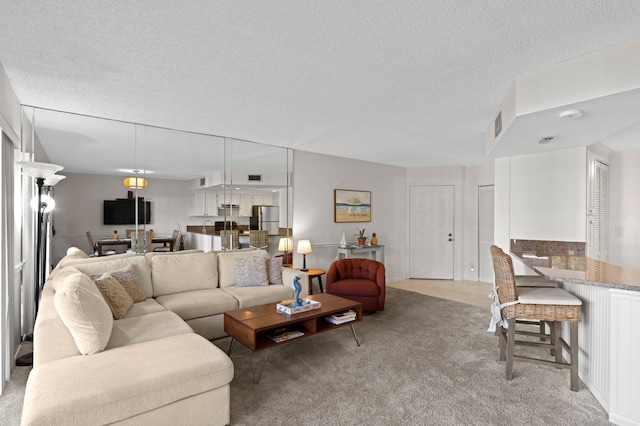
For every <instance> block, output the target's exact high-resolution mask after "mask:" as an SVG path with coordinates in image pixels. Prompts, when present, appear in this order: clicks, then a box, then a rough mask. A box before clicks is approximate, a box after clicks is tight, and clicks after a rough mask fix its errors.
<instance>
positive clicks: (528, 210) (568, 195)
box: [509, 147, 587, 242]
mask: <svg viewBox="0 0 640 426" xmlns="http://www.w3.org/2000/svg"><path fill="white" fill-rule="evenodd" d="M510 180H511V183H510V186H511V188H510V194H509V197H510V203H509V210H510V238H511V239H520V240H547V241H582V242H584V241H585V240H586V231H585V223H586V203H587V201H586V195H587V150H586V147H580V148H572V149H565V150H559V151H551V152H544V153H539V154H530V155H521V156H517V157H511V175H510Z"/></svg>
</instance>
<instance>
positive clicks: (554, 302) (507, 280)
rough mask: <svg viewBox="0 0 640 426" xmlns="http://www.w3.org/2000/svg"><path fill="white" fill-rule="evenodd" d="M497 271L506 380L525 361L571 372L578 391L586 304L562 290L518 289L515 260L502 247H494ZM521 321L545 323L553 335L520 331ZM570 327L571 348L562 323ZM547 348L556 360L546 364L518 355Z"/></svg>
mask: <svg viewBox="0 0 640 426" xmlns="http://www.w3.org/2000/svg"><path fill="white" fill-rule="evenodd" d="M491 256H492V258H493V268H494V273H495V279H496V286H497V292H498V299H499V303H500V310H501V313H502V317H503V318H504V319H506V321H507V326H506V327H505V326H504V321H503V322H502V324H501V325H500V329H499V333H498V334H499V336H500V360H501V361H505V360H506V378H507V380H511V379H512V378H513V360H514V358H515V359H521V360H523V361H527V362H533V363H536V364H543V365H549V364H551V365H554V366H556V367H560V368H568V369H569V370H570V378H571V390H572V391H577V390H578V322H579V321H580V318H581V313H582V301H581V300H580V299H578V298H577V297H575V296H573V295H571V294H570V293H568V292H567V291H565V290H563V289H560V288H522V287H516V279H515V275H514V273H513V261H512V260H511V256H509V255H508V254H506V253H504V252H503V251H502V249H500V247H498V246H495V245H492V246H491ZM519 320H524V321H525V322H526V321H531V320H537V321H544V322H545V323H547V324H548V325H549V326H550V330H551V333H550V335H547V334H544V333H533V332H528V331H522V330H516V324H517V322H518V321H519ZM562 321H568V322H569V323H570V338H569V340H570V344H569V343H567V342H566V341H565V340H564V339H563V338H562V333H561V329H560V327H561V322H562ZM516 334H518V335H524V336H530V337H544V341H526V340H517V339H516ZM516 344H517V345H523V346H538V347H540V346H543V347H548V348H549V349H551V350H552V351H553V352H552V353H553V354H555V360H545V359H541V358H533V357H528V356H523V355H515V353H514V348H515V345H516ZM563 348H564V349H565V350H566V351H567V353H568V355H569V362H565V361H564V360H563V359H562V349H563Z"/></svg>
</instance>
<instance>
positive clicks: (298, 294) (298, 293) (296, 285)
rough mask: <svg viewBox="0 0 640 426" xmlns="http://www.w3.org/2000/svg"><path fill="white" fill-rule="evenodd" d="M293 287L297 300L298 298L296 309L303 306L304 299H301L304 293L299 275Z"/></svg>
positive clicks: (294, 280)
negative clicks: (301, 294)
mask: <svg viewBox="0 0 640 426" xmlns="http://www.w3.org/2000/svg"><path fill="white" fill-rule="evenodd" d="M293 287H294V289H295V294H296V295H295V298H296V308H298V307H300V306H302V299H301V298H300V292H301V291H302V286H301V285H300V277H298V276H297V275H296V276H295V278H294V279H293Z"/></svg>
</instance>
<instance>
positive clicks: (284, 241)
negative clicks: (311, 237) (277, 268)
mask: <svg viewBox="0 0 640 426" xmlns="http://www.w3.org/2000/svg"><path fill="white" fill-rule="evenodd" d="M291 249H293V243H292V242H291V238H289V237H285V238H280V241H279V242H278V251H282V252H284V255H283V256H282V260H283V262H282V263H283V264H287V265H289V264H291V263H293V262H292V259H291V255H290V254H289V251H291Z"/></svg>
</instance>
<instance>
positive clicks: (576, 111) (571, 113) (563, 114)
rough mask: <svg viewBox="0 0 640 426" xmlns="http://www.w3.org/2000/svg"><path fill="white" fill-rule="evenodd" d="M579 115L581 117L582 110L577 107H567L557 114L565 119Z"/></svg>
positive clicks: (571, 118)
mask: <svg viewBox="0 0 640 426" xmlns="http://www.w3.org/2000/svg"><path fill="white" fill-rule="evenodd" d="M580 117H582V111H581V110H579V109H568V110H566V111H562V112H561V113H560V114H559V115H558V118H564V119H565V120H573V119H574V118H580Z"/></svg>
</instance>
